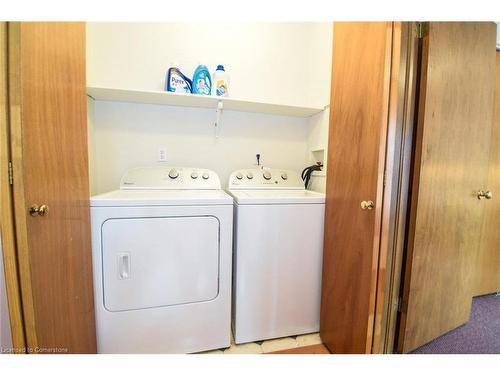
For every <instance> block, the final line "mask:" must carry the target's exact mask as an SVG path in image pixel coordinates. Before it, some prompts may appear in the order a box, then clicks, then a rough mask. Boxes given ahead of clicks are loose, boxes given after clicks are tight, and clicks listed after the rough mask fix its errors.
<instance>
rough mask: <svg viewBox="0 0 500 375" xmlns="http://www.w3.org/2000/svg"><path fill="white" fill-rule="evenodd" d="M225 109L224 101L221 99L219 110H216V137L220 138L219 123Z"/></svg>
mask: <svg viewBox="0 0 500 375" xmlns="http://www.w3.org/2000/svg"><path fill="white" fill-rule="evenodd" d="M223 109H224V103H223V102H222V100H219V101H218V102H217V110H216V115H215V124H214V125H215V138H219V124H220V117H221V115H222V110H223Z"/></svg>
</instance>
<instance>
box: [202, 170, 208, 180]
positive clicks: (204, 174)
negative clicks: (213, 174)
mask: <svg viewBox="0 0 500 375" xmlns="http://www.w3.org/2000/svg"><path fill="white" fill-rule="evenodd" d="M201 177H203V179H204V180H208V178H209V177H210V175H209V174H208V173H207V172H205V173H203V174H202V175H201Z"/></svg>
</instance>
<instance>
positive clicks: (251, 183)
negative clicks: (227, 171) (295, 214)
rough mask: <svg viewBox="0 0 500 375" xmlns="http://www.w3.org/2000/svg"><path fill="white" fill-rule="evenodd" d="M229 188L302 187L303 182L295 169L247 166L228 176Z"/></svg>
mask: <svg viewBox="0 0 500 375" xmlns="http://www.w3.org/2000/svg"><path fill="white" fill-rule="evenodd" d="M228 188H229V189H297V190H299V189H301V190H302V189H304V182H303V181H302V179H301V178H300V175H299V174H298V173H297V172H295V171H290V170H285V169H273V168H264V167H262V168H249V169H239V170H237V171H234V172H233V173H231V175H230V176H229V183H228Z"/></svg>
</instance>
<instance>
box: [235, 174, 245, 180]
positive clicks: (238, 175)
mask: <svg viewBox="0 0 500 375" xmlns="http://www.w3.org/2000/svg"><path fill="white" fill-rule="evenodd" d="M236 178H237V179H238V180H241V179H242V178H243V175H242V174H241V173H240V172H238V173H236Z"/></svg>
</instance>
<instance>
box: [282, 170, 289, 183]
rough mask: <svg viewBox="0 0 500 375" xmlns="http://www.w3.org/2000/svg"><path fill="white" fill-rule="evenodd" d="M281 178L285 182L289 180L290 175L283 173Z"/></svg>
mask: <svg viewBox="0 0 500 375" xmlns="http://www.w3.org/2000/svg"><path fill="white" fill-rule="evenodd" d="M281 178H282V179H283V180H285V181H286V180H288V175H287V174H286V173H284V172H283V173H282V174H281Z"/></svg>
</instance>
